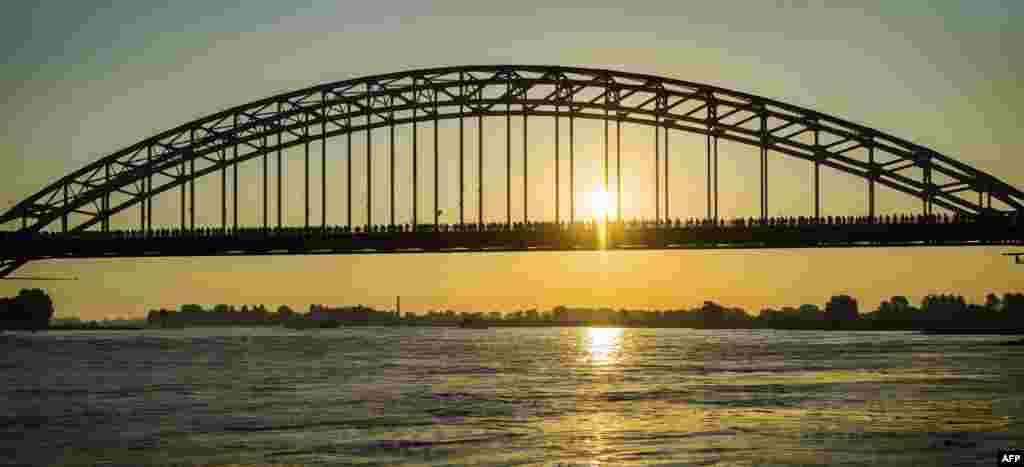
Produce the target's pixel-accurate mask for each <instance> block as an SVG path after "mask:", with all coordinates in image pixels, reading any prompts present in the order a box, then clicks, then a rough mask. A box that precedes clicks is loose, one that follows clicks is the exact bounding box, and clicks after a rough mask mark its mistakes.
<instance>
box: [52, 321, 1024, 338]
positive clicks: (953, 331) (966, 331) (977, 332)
mask: <svg viewBox="0 0 1024 467" xmlns="http://www.w3.org/2000/svg"><path fill="white" fill-rule="evenodd" d="M481 324H482V326H481V327H480V328H466V327H462V326H460V325H459V323H457V322H452V323H448V322H440V323H438V322H434V323H416V322H391V323H388V322H381V323H342V322H322V323H312V322H311V323H303V325H301V326H287V325H286V324H284V323H194V324H193V323H184V324H183V325H174V326H166V327H164V326H95V327H94V326H54V327H49V328H47V329H41V330H40V331H143V330H180V329H186V328H218V327H250V328H253V327H283V328H286V329H293V330H297V331H301V330H308V329H337V328H346V327H443V328H453V329H467V330H474V329H486V328H525V327H529V328H549V327H559V328H566V327H571V328H578V327H588V328H641V329H643V328H650V329H699V330H703V329H707V330H737V329H748V330H776V331H847V332H853V331H891V332H916V333H918V334H923V335H974V336H981V335H988V336H991V335H1005V336H1017V335H1024V329H1014V328H1008V329H998V328H969V327H964V328H924V327H901V326H879V327H871V326H864V325H852V326H838V327H833V326H811V325H791V326H785V325H782V326H766V325H753V326H749V325H748V326H744V325H739V326H693V325H673V324H662V323H651V324H647V323H586V322H534V323H529V322H526V323H515V322H483V323H481Z"/></svg>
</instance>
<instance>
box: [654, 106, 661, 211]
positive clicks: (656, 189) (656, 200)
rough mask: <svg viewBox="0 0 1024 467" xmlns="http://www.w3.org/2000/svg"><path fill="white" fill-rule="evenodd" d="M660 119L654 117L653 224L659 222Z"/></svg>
mask: <svg viewBox="0 0 1024 467" xmlns="http://www.w3.org/2000/svg"><path fill="white" fill-rule="evenodd" d="M659 125H661V117H658V116H655V117H654V223H655V224H657V223H658V221H660V220H661V160H660V159H661V155H660V153H659V152H658V147H659V145H660V144H661V142H660V141H659V140H660V139H661V138H660V137H659V136H660V135H659V134H658V133H659V131H660V127H659Z"/></svg>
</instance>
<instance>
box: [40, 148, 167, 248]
mask: <svg viewBox="0 0 1024 467" xmlns="http://www.w3.org/2000/svg"><path fill="white" fill-rule="evenodd" d="M149 152H150V153H152V152H153V149H152V147H151V148H150V150H149ZM149 159H150V158H149V156H147V157H146V167H147V168H148V167H149ZM61 188H62V189H63V191H64V204H62V207H64V209H65V211H64V214H63V215H61V216H60V231H61V233H68V212H67V211H66V209H67V207H68V184H67V183H65V184H64V185H63V186H62V187H61ZM146 195H149V191H148V190H147V191H146Z"/></svg>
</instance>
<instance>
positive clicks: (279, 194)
mask: <svg viewBox="0 0 1024 467" xmlns="http://www.w3.org/2000/svg"><path fill="white" fill-rule="evenodd" d="M277 114H278V115H281V102H278V103H277ZM281 126H284V125H283V124H282V123H278V127H279V128H278V129H277V172H275V175H277V228H281V212H282V209H281V204H282V203H281V200H282V199H283V198H284V193H282V192H281V182H282V180H283V179H284V174H283V173H282V170H281V128H280V127H281Z"/></svg>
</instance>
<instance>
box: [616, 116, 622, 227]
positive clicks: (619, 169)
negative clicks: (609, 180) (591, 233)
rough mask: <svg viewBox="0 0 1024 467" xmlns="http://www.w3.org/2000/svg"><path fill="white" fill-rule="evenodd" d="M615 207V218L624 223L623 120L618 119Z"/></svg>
mask: <svg viewBox="0 0 1024 467" xmlns="http://www.w3.org/2000/svg"><path fill="white" fill-rule="evenodd" d="M616 102H618V100H616ZM615 207H616V211H617V214H616V216H615V217H616V219H617V220H618V221H619V222H622V120H619V119H618V118H616V119H615Z"/></svg>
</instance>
